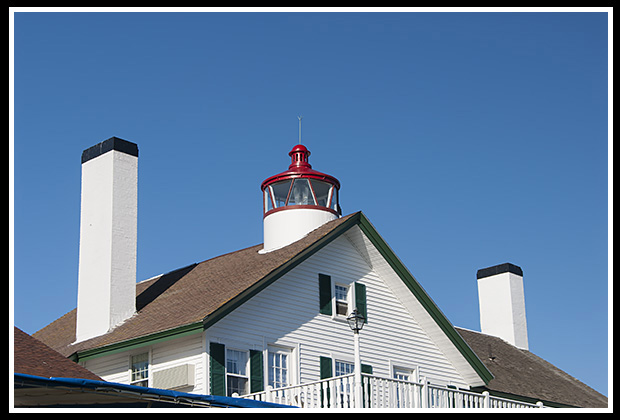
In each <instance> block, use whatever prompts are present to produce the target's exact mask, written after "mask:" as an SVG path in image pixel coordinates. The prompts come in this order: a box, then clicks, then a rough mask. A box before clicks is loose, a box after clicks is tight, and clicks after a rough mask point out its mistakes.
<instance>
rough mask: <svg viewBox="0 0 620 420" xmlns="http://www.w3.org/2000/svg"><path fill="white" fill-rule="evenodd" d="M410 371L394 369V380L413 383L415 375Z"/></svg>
mask: <svg viewBox="0 0 620 420" xmlns="http://www.w3.org/2000/svg"><path fill="white" fill-rule="evenodd" d="M412 373H413V372H412V371H411V370H410V369H403V368H398V367H394V379H398V380H400V381H408V382H411V380H412V378H413V375H412Z"/></svg>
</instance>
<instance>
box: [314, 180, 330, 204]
mask: <svg viewBox="0 0 620 420" xmlns="http://www.w3.org/2000/svg"><path fill="white" fill-rule="evenodd" d="M310 183H311V184H312V189H313V190H314V195H315V196H316V203H317V205H319V206H323V207H329V198H330V196H329V195H330V192H331V189H332V188H333V187H332V185H331V184H328V183H327V182H323V181H318V180H316V179H312V180H310Z"/></svg>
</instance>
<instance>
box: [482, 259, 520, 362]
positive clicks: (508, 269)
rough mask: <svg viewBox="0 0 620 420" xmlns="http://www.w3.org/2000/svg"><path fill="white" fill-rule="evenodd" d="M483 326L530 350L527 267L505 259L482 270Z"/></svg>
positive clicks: (491, 333)
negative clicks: (526, 293)
mask: <svg viewBox="0 0 620 420" xmlns="http://www.w3.org/2000/svg"><path fill="white" fill-rule="evenodd" d="M476 277H477V278H478V299H479V301H480V302H479V303H480V330H481V331H482V332H483V333H485V334H489V335H494V336H496V337H500V338H502V339H503V340H505V341H507V342H509V343H510V344H512V345H514V346H516V347H518V348H521V349H524V350H527V349H528V341H527V323H526V320H525V295H524V292H523V270H521V267H518V266H516V265H514V264H510V263H505V264H500V265H495V266H493V267H488V268H483V269H481V270H478V273H477V275H476Z"/></svg>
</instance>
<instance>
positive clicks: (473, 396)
mask: <svg viewBox="0 0 620 420" xmlns="http://www.w3.org/2000/svg"><path fill="white" fill-rule="evenodd" d="M241 398H249V399H253V400H258V401H267V402H274V403H278V404H285V405H292V406H297V407H302V408H361V407H363V408H542V407H543V404H542V403H541V402H538V403H537V404H529V403H525V402H522V401H515V400H509V399H506V398H499V397H494V396H491V395H489V393H488V392H486V391H485V392H483V393H477V392H471V391H465V390H462V389H453V388H446V387H441V386H436V385H431V384H428V383H427V381H426V380H425V379H424V378H423V379H422V380H421V381H420V383H416V382H409V381H402V380H398V379H391V378H381V377H378V376H373V375H368V374H362V401H358V402H356V401H355V392H354V375H353V374H349V375H344V376H336V377H333V378H329V379H323V380H320V381H314V382H308V383H305V384H301V385H291V386H287V387H283V388H276V389H272V388H271V387H269V389H268V390H267V391H262V392H255V393H253V394H247V395H243V396H242V397H241Z"/></svg>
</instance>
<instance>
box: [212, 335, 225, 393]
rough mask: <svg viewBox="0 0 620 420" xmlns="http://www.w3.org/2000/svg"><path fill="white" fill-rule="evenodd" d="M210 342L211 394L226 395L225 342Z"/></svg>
mask: <svg viewBox="0 0 620 420" xmlns="http://www.w3.org/2000/svg"><path fill="white" fill-rule="evenodd" d="M209 344H210V345H209V373H210V381H211V395H222V396H226V350H225V347H224V345H223V344H218V343H209Z"/></svg>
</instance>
